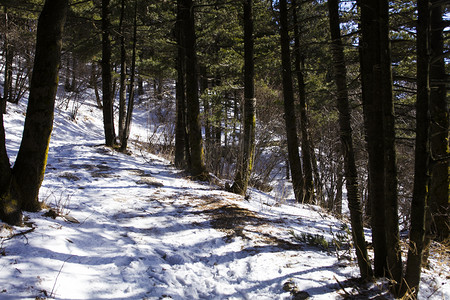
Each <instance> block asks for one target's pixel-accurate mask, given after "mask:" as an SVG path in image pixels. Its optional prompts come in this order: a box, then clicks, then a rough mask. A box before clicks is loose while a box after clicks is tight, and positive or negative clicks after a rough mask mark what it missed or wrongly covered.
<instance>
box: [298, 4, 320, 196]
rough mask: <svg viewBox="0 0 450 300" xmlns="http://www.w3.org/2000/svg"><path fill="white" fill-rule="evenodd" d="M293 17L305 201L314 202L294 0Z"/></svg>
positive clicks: (303, 81) (302, 57)
mask: <svg viewBox="0 0 450 300" xmlns="http://www.w3.org/2000/svg"><path fill="white" fill-rule="evenodd" d="M292 7H293V15H294V16H293V17H294V54H295V73H296V74H297V81H298V93H299V99H300V128H301V133H302V139H301V141H302V155H301V156H302V163H303V175H304V183H303V184H304V190H305V196H304V202H305V203H310V204H312V203H314V201H315V198H314V182H313V170H312V163H311V145H310V142H309V134H308V116H307V106H306V87H305V79H304V72H303V64H304V55H303V54H302V52H301V49H300V48H301V46H300V23H299V22H298V20H297V7H296V1H295V0H293V1H292Z"/></svg>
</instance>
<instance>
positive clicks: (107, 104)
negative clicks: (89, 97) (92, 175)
mask: <svg viewBox="0 0 450 300" xmlns="http://www.w3.org/2000/svg"><path fill="white" fill-rule="evenodd" d="M109 2H110V0H102V91H103V126H104V130H105V143H106V146H109V147H113V146H114V140H115V132H114V111H113V92H112V87H111V84H112V81H111V77H112V76H111V40H110V27H111V21H110V14H111V12H110V4H109Z"/></svg>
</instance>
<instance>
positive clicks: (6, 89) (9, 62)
mask: <svg viewBox="0 0 450 300" xmlns="http://www.w3.org/2000/svg"><path fill="white" fill-rule="evenodd" d="M4 13H5V24H4V25H5V34H4V41H3V53H4V56H5V80H4V83H3V97H2V98H1V99H0V100H1V101H0V113H6V102H7V101H9V100H10V93H11V87H12V66H13V58H14V55H13V49H12V45H11V44H10V39H9V19H8V18H9V15H8V9H7V8H6V6H5V7H4Z"/></svg>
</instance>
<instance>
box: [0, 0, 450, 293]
mask: <svg viewBox="0 0 450 300" xmlns="http://www.w3.org/2000/svg"><path fill="white" fill-rule="evenodd" d="M47 2H48V4H47V3H46V5H48V6H49V7H50V6H51V5H52V2H54V1H47ZM53 5H55V4H53ZM43 6H44V1H39V0H35V1H17V0H1V2H0V8H1V10H2V11H1V12H0V19H1V22H0V34H1V40H0V46H1V47H2V48H1V49H2V52H1V53H2V56H1V58H2V61H1V65H0V72H2V73H3V74H4V77H3V78H4V82H2V83H1V84H2V85H3V94H2V110H3V111H5V112H6V110H8V109H9V107H13V106H14V105H15V104H17V103H18V102H20V101H23V100H22V98H23V97H24V95H25V94H26V92H27V91H28V90H29V89H30V85H31V78H32V73H33V65H34V64H35V63H36V62H35V57H36V56H35V54H36V53H37V50H36V53H35V47H36V36H39V34H37V31H38V17H39V15H40V13H41V11H43ZM449 9H450V7H449V5H448V3H447V1H444V0H429V1H421V0H418V1H375V0H366V1H363V0H361V1H337V0H329V1H311V0H291V1H286V0H280V1H275V2H271V1H251V0H240V1H228V2H227V1H209V0H196V1H194V2H192V0H178V1H153V2H149V1H141V0H133V1H125V0H102V1H100V0H93V1H82V0H74V1H69V3H68V9H67V11H66V12H65V14H66V20H65V28H64V33H63V36H62V49H61V59H60V62H61V64H60V66H59V74H60V78H61V80H62V81H63V82H62V83H63V84H64V93H65V95H64V99H65V101H64V102H62V103H61V102H59V103H58V105H64V106H65V107H66V109H67V108H68V109H70V111H71V117H72V118H73V119H74V120H75V119H76V118H77V113H78V111H79V109H80V108H81V107H82V106H83V105H84V104H85V103H84V101H85V98H84V97H83V95H85V93H86V91H87V89H93V90H94V91H95V97H96V103H97V105H98V109H101V110H102V112H103V122H104V130H105V144H106V145H108V146H110V147H113V148H115V149H117V150H118V151H122V152H126V151H127V143H128V138H129V135H130V127H131V126H133V124H132V122H131V120H132V114H133V107H134V104H138V105H147V107H149V110H152V111H153V112H156V113H154V114H152V115H150V116H151V117H149V119H148V124H149V128H151V130H150V129H149V132H148V133H147V137H146V140H145V141H144V142H142V146H143V147H145V148H147V149H149V150H150V151H152V152H154V153H157V154H158V155H161V156H163V157H165V158H167V159H169V160H171V161H173V162H174V164H175V165H176V166H177V167H179V168H182V169H185V170H186V171H187V172H189V174H190V175H191V176H192V178H194V179H200V180H210V181H213V182H215V183H217V182H226V184H224V188H226V189H227V190H230V191H233V192H235V193H238V194H241V195H243V196H245V195H246V194H247V185H249V186H251V187H254V188H257V189H259V190H262V191H266V192H270V191H272V190H273V189H274V188H275V189H281V190H285V189H286V190H287V191H286V195H291V189H292V191H293V194H292V196H293V197H294V198H295V199H296V201H297V202H299V203H305V204H314V205H319V206H321V207H323V208H326V209H327V210H328V211H329V212H331V213H332V214H334V215H336V216H338V217H340V216H341V215H343V214H345V215H346V214H347V213H348V210H347V204H348V208H349V211H350V219H351V225H352V229H353V239H354V244H355V245H357V246H355V248H356V249H357V250H356V252H357V256H358V264H359V268H360V272H361V276H362V277H363V278H371V277H372V276H375V277H383V276H386V277H388V278H390V279H392V282H393V284H392V285H393V288H392V291H393V293H394V294H396V295H404V294H405V293H406V294H411V295H412V296H411V297H414V295H417V289H418V282H419V278H420V268H421V265H422V263H424V264H425V263H426V253H427V249H428V245H429V244H430V243H431V241H434V242H439V243H442V244H444V245H446V246H447V247H448V241H449V240H448V238H449V223H448V219H449V218H448V206H449V187H450V182H449V180H450V179H449V166H448V159H449V144H448V127H449V126H448V122H449V119H448V92H447V89H448V86H449V79H448V78H449V77H448V73H449V72H448V71H449V66H448V59H449V58H448V56H449V54H448V50H449V30H448V29H449V18H448V16H449V13H450V12H449ZM45 34H46V32H43V35H45ZM49 34H51V33H49ZM27 118H28V115H27ZM2 124H3V118H2ZM150 125H151V127H150ZM2 131H4V130H3V125H2ZM2 142H3V144H4V134H3V140H2ZM0 154H2V155H4V154H5V155H6V151H5V153H0ZM2 159H3V157H2ZM17 160H18V161H21V160H20V159H19V158H18V159H17ZM4 162H5V160H3V161H2V166H1V167H2V170H5V169H8V170H9V169H10V164H9V161H8V163H7V164H6V163H4ZM5 166H6V167H5ZM14 169H17V170H20V166H19V167H16V166H14ZM44 170H45V164H44ZM8 172H9V171H8ZM6 173H7V172H6V171H5V173H4V174H6ZM12 174H13V175H11V176H13V178H14V176H17V177H18V176H19V175H20V172H19V171H16V172H14V170H13V171H12ZM15 174H19V175H15ZM0 179H1V180H0V183H1V185H0V187H1V189H0V192H1V193H2V194H1V195H0V196H1V197H2V206H6V205H5V204H4V202H6V201H7V200H5V199H6V196H4V195H5V192H4V190H5V188H4V182H6V181H7V180H6V181H5V180H4V178H3V177H1V176H0ZM279 179H289V180H291V182H292V184H289V185H286V186H283V187H280V186H279V185H278V184H277V182H278V180H279ZM223 180H225V181H223ZM37 186H38V188H37V189H39V186H40V183H39V184H37ZM36 195H37V194H36ZM286 197H287V196H286ZM31 198H33V197H31ZM32 200H33V201H37V196H35V197H34V198H33V199H32ZM19 203H22V204H19V205H18V208H17V210H19V211H20V210H36V205H34V206H33V205H31V206H28V207H27V206H26V205H23V203H25V201H24V200H19ZM343 203H344V204H343ZM3 210H4V209H3ZM6 215H7V213H6ZM1 216H3V218H2V219H4V218H5V212H2V214H1ZM12 223H14V222H12ZM363 225H364V226H366V227H371V229H372V244H373V248H374V253H375V258H374V262H373V264H371V262H370V261H369V259H368V256H367V250H366V243H365V241H364V234H363V230H362V228H363ZM405 240H409V243H410V244H409V247H407V250H408V252H409V253H408V262H407V264H405V266H406V268H405V267H404V265H403V262H402V258H401V255H400V252H401V245H400V244H402V241H405ZM447 249H448V248H447ZM424 257H425V259H424ZM422 259H423V260H424V261H423V262H422ZM372 265H373V270H372Z"/></svg>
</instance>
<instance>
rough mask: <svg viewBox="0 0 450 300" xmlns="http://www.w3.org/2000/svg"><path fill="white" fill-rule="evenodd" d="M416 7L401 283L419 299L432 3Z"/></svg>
mask: <svg viewBox="0 0 450 300" xmlns="http://www.w3.org/2000/svg"><path fill="white" fill-rule="evenodd" d="M417 10H418V20H417V30H416V32H417V100H416V147H415V160H414V189H413V198H412V202H411V229H410V233H409V248H408V261H407V266H406V273H405V281H404V282H403V283H402V292H403V293H405V292H407V293H408V294H412V296H413V297H414V299H417V294H418V292H419V283H420V273H421V269H422V253H423V250H424V239H425V216H426V210H427V208H426V207H427V198H428V184H429V160H430V149H429V129H430V128H429V124H430V120H429V118H428V114H429V99H430V84H429V74H430V73H429V71H430V69H429V67H430V57H429V35H430V28H429V26H430V2H429V1H428V0H418V1H417Z"/></svg>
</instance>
